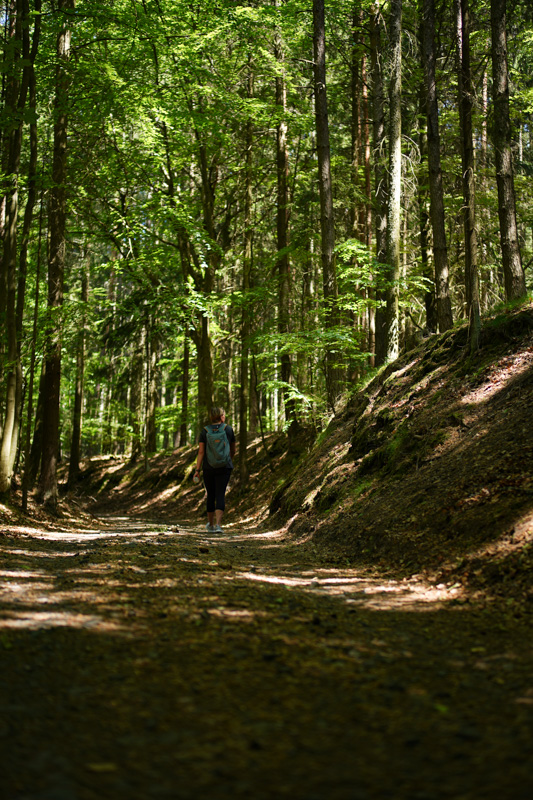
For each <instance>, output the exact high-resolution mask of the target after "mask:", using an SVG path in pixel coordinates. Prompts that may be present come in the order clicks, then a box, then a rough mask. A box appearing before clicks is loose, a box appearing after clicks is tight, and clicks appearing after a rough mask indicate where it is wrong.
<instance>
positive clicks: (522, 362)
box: [460, 349, 533, 406]
mask: <svg viewBox="0 0 533 800" xmlns="http://www.w3.org/2000/svg"><path fill="white" fill-rule="evenodd" d="M532 367H533V352H532V351H531V349H527V350H523V351H520V352H518V353H511V354H508V355H506V356H505V358H503V359H501V360H500V361H499V362H498V363H496V364H494V365H493V369H492V371H491V372H490V374H489V375H488V377H487V379H486V380H485V381H484V382H483V384H482V385H481V386H477V387H476V388H475V389H473V390H472V391H471V392H468V393H466V394H464V395H463V396H462V397H461V399H460V405H463V406H470V405H472V404H474V405H482V404H484V403H487V402H488V401H489V400H491V399H492V398H493V397H494V396H495V395H496V394H498V393H499V392H501V391H502V390H503V389H506V388H508V387H510V386H511V385H512V384H513V383H515V382H516V383H519V381H520V378H521V377H522V376H523V375H524V374H525V373H526V372H528V370H530V369H531V368H532Z"/></svg>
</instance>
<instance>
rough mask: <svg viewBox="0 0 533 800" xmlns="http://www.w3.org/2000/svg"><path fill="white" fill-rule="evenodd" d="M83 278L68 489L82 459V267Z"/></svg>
mask: <svg viewBox="0 0 533 800" xmlns="http://www.w3.org/2000/svg"><path fill="white" fill-rule="evenodd" d="M82 270H83V272H82V276H81V303H82V309H83V310H82V318H81V320H80V323H81V325H80V330H79V331H78V341H77V346H76V388H75V390H74V412H73V418H72V439H71V443H70V462H69V469H68V487H69V489H71V488H73V486H74V485H75V483H76V481H77V480H78V475H79V472H80V458H81V421H82V408H83V380H84V373H85V336H86V331H85V328H86V324H87V312H86V308H87V303H88V300H89V279H88V275H87V272H88V271H87V267H86V265H85V264H84V265H83V267H82Z"/></svg>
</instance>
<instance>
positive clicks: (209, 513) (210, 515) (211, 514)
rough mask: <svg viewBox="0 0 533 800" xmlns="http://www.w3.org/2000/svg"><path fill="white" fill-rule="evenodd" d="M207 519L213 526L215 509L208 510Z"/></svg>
mask: <svg viewBox="0 0 533 800" xmlns="http://www.w3.org/2000/svg"><path fill="white" fill-rule="evenodd" d="M207 521H208V523H209V524H210V525H211V526H213V525H214V524H215V512H214V511H208V512H207Z"/></svg>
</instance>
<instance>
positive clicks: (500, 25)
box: [490, 0, 526, 300]
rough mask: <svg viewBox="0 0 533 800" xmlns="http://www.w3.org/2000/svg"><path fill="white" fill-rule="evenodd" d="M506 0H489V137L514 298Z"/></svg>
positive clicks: (521, 286)
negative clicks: (491, 118)
mask: <svg viewBox="0 0 533 800" xmlns="http://www.w3.org/2000/svg"><path fill="white" fill-rule="evenodd" d="M506 6H507V0H491V4H490V9H491V30H492V86H493V88H492V92H493V101H494V125H493V133H492V138H493V142H494V158H495V162H496V182H497V185H498V215H499V219H500V242H501V250H502V262H503V274H504V280H505V295H506V297H507V300H517V299H518V298H520V297H523V296H524V295H525V294H526V281H525V275H524V270H523V269H522V259H521V256H520V245H519V242H518V230H517V226H516V203H515V191H514V176H513V156H512V151H511V120H510V116H509V75H508V66H507V30H506Z"/></svg>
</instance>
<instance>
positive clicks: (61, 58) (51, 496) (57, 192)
mask: <svg viewBox="0 0 533 800" xmlns="http://www.w3.org/2000/svg"><path fill="white" fill-rule="evenodd" d="M74 5H75V0H59V2H58V6H57V8H58V12H59V13H60V14H62V15H63V14H65V12H66V14H67V16H66V17H65V19H64V23H63V26H62V28H61V31H60V33H59V36H58V39H57V62H58V63H57V68H56V86H55V101H54V117H55V119H54V152H53V163H52V187H51V189H50V198H49V211H48V215H49V228H50V244H49V255H48V315H49V327H48V335H47V341H46V345H45V353H46V354H45V358H46V370H45V386H44V397H43V400H44V406H43V414H44V419H43V453H42V464H41V489H42V500H43V502H44V503H45V504H46V505H49V506H50V507H51V508H52V509H55V508H56V507H57V500H58V494H57V461H58V456H59V422H60V411H59V409H60V382H61V328H62V325H61V307H62V305H63V286H64V278H65V245H66V242H65V228H66V217H67V192H66V178H67V128H68V104H69V87H70V76H69V72H68V61H69V58H70V39H71V32H70V27H69V21H68V12H70V11H73V10H74Z"/></svg>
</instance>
